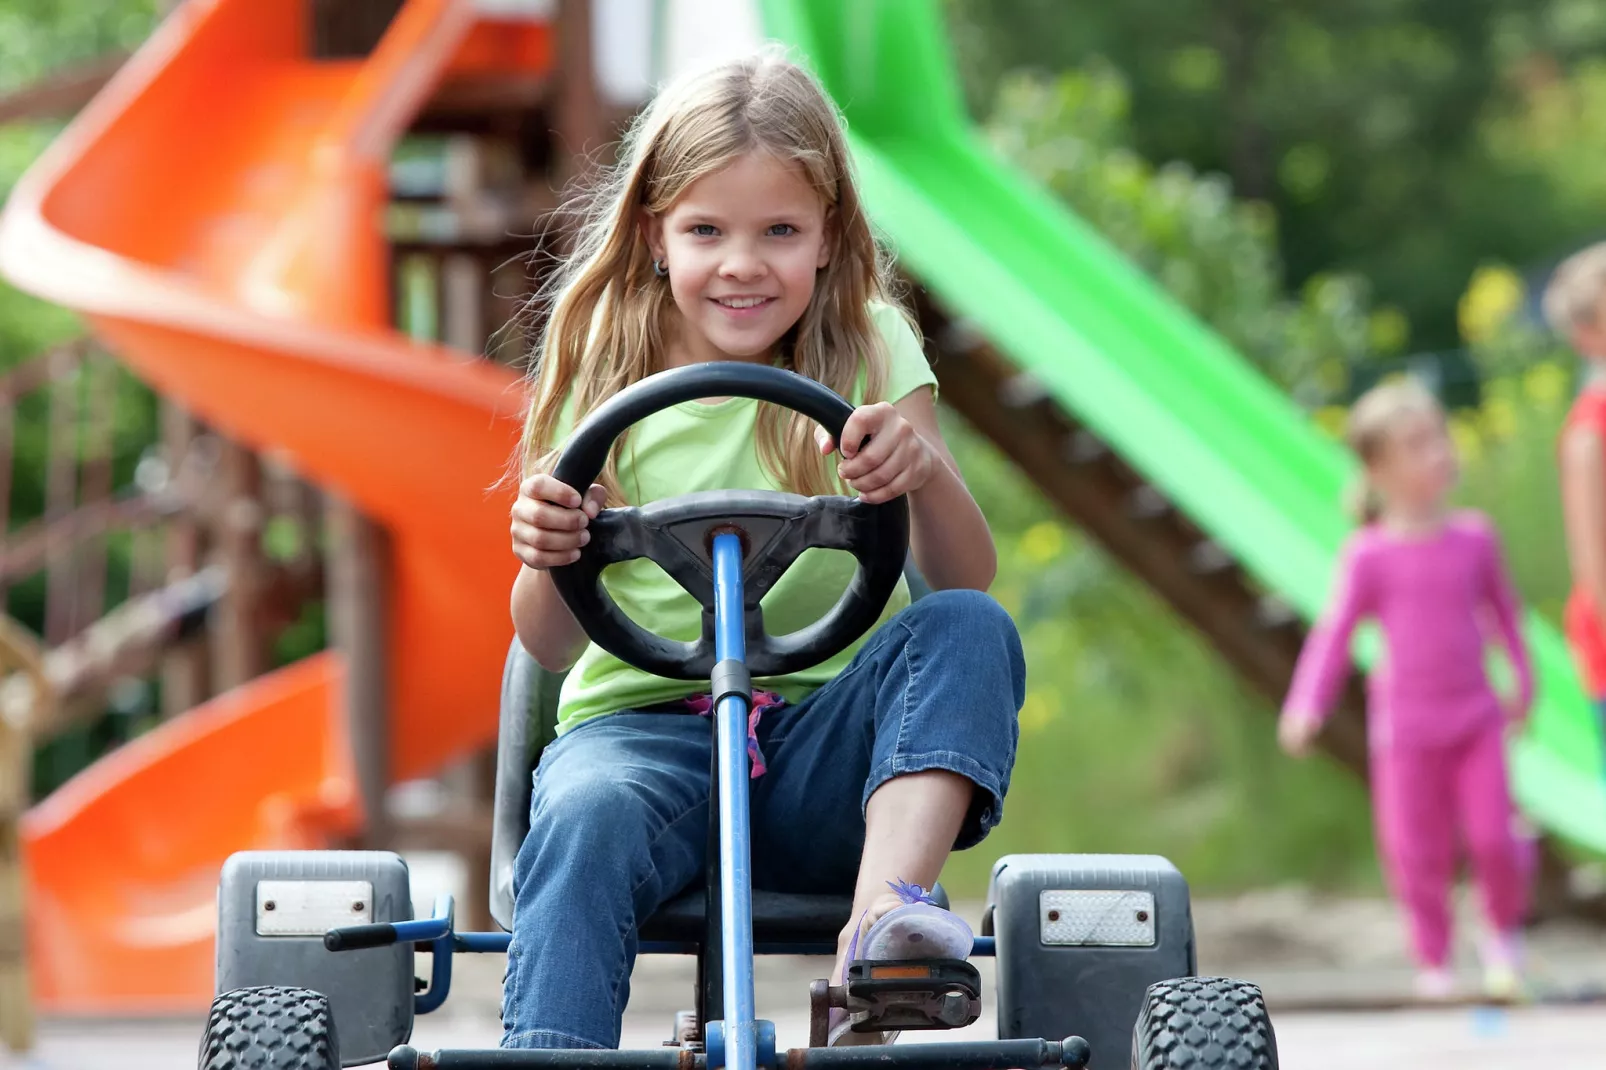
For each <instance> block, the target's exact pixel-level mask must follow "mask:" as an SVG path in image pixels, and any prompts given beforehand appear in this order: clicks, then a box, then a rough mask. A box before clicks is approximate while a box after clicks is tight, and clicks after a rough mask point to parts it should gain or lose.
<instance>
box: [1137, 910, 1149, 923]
mask: <svg viewBox="0 0 1606 1070" xmlns="http://www.w3.org/2000/svg"><path fill="white" fill-rule="evenodd" d="M1138 920H1139V921H1148V920H1149V912H1148V911H1147V910H1140V911H1138Z"/></svg>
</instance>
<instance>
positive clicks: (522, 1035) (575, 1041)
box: [502, 1029, 608, 1051]
mask: <svg viewBox="0 0 1606 1070" xmlns="http://www.w3.org/2000/svg"><path fill="white" fill-rule="evenodd" d="M531 1037H552V1038H554V1039H556V1040H561V1041H563V1042H564V1047H567V1048H590V1049H591V1050H593V1051H606V1050H608V1046H607V1045H606V1044H598V1043H596V1042H594V1041H590V1040H586V1039H585V1038H584V1037H577V1036H574V1035H573V1034H572V1033H564V1032H561V1031H559V1030H556V1029H525V1030H523V1031H521V1032H518V1033H514V1034H512V1035H511V1036H507V1037H504V1038H502V1047H504V1048H509V1047H512V1046H513V1044H514V1043H515V1042H516V1041H520V1040H528V1039H530V1038H531Z"/></svg>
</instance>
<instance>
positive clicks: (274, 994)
mask: <svg viewBox="0 0 1606 1070" xmlns="http://www.w3.org/2000/svg"><path fill="white" fill-rule="evenodd" d="M200 1070H340V1044H339V1042H338V1040H337V1039H336V1037H335V1018H334V1015H333V1014H332V1013H331V1012H330V1010H329V999H328V997H327V996H324V995H323V994H322V993H320V992H312V991H309V990H308V989H305V988H281V987H277V986H269V987H263V988H236V989H235V990H234V991H232V992H225V993H223V994H222V995H221V996H218V997H217V998H216V999H214V1000H212V1013H211V1014H210V1015H209V1016H208V1017H207V1020H206V1035H205V1036H203V1037H202V1038H201V1061H200Z"/></svg>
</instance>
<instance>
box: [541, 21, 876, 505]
mask: <svg viewBox="0 0 1606 1070" xmlns="http://www.w3.org/2000/svg"><path fill="white" fill-rule="evenodd" d="M752 151H766V152H770V153H773V154H774V155H775V156H776V157H777V158H778V159H781V160H784V161H786V162H788V163H790V164H793V165H795V166H797V167H798V168H799V169H800V170H801V173H802V174H803V176H804V178H805V179H806V180H807V181H808V182H809V184H810V185H811V186H812V187H813V189H814V190H815V191H816V192H817V193H818V194H819V195H820V197H821V199H822V200H823V201H824V203H825V206H826V212H827V216H826V239H825V240H826V242H827V246H828V249H829V256H830V259H829V261H828V263H827V264H826V266H825V267H824V268H822V269H820V272H819V274H818V276H817V277H816V280H815V286H814V294H813V297H812V298H811V299H810V301H809V305H808V308H807V309H806V310H804V312H803V315H802V317H801V318H800V319H799V320H798V322H797V323H796V324H795V325H794V326H793V327H792V328H791V330H790V331H788V332H787V334H786V335H785V336H784V337H783V338H782V340H781V342H780V350H781V353H780V356H781V362H782V365H783V366H785V367H787V368H789V369H790V370H792V371H795V372H798V373H799V374H801V375H805V376H807V377H809V378H810V379H814V380H816V381H818V382H820V383H823V384H824V385H826V386H828V387H830V388H831V389H832V390H834V391H836V392H837V393H838V394H841V395H843V396H844V397H851V396H852V393H853V390H854V387H855V385H856V384H857V382H858V381H859V376H860V374H861V372H862V373H863V375H864V380H863V386H864V393H863V395H862V400H863V401H865V402H871V401H875V400H879V399H880V396H881V392H882V390H883V389H884V388H885V382H886V374H887V367H886V366H887V354H886V345H885V343H884V342H883V341H882V339H881V337H880V333H879V332H878V331H877V329H876V327H875V324H874V323H873V322H872V320H871V316H870V308H869V306H870V303H871V302H872V301H876V300H880V301H887V302H889V303H890V302H891V299H892V298H891V293H892V290H891V266H890V263H889V261H888V259H887V258H886V257H884V256H883V254H882V252H881V249H880V247H879V246H878V244H877V243H876V241H875V238H874V236H873V234H872V232H871V229H870V224H869V220H868V219H867V218H866V216H865V212H864V208H863V206H862V204H861V202H860V200H859V192H858V187H857V185H856V183H855V181H854V176H853V173H852V165H851V161H850V159H849V156H848V147H847V138H846V137H845V135H844V134H843V130H842V125H841V119H840V117H839V116H838V114H837V112H836V109H835V108H834V107H833V106H832V104H831V102H830V100H829V99H828V98H827V97H826V95H825V93H824V91H823V90H822V89H821V88H820V86H819V85H818V83H816V82H815V80H814V79H813V77H811V76H810V75H809V74H808V73H807V72H806V71H804V70H803V69H802V68H801V67H799V66H798V65H796V64H794V63H792V62H790V61H789V60H788V59H787V58H786V57H785V55H784V53H783V52H781V51H780V50H779V49H777V48H774V47H769V48H765V49H763V50H762V51H759V52H757V53H755V54H753V55H751V56H748V57H746V58H744V59H741V60H737V61H734V62H728V63H723V64H720V65H718V66H715V67H711V68H709V69H707V70H704V71H701V72H699V73H695V74H692V75H690V76H687V77H684V78H682V79H679V80H677V81H676V82H674V83H672V84H671V85H669V86H667V87H666V88H665V89H664V90H663V91H662V92H660V93H659V95H658V96H657V97H656V99H654V100H653V102H652V103H651V105H649V106H648V107H647V109H646V110H645V111H644V112H643V113H642V114H641V115H640V116H638V118H637V119H636V121H635V123H634V124H633V125H632V127H631V129H630V131H629V132H628V133H627V134H626V136H625V139H624V143H623V145H622V151H621V152H620V162H619V163H618V165H617V166H615V167H613V168H611V169H609V170H608V171H607V172H606V173H604V175H603V176H602V178H601V180H600V182H599V183H598V184H597V186H596V188H595V189H594V190H593V191H591V192H590V193H589V194H585V195H582V197H581V199H580V200H579V202H578V204H577V206H576V207H577V210H578V212H579V214H580V227H579V231H578V236H577V239H576V242H575V245H574V251H573V253H572V255H571V256H570V257H569V259H568V261H567V262H566V263H565V264H564V265H563V267H562V268H561V269H560V270H559V272H558V273H557V275H556V276H555V278H554V280H553V282H552V284H551V286H550V288H549V290H548V291H547V293H545V294H544V295H542V296H541V297H539V298H538V300H545V301H547V302H549V303H550V315H549V317H548V319H547V322H546V324H545V326H544V328H543V330H542V332H541V337H540V340H539V342H538V343H537V346H536V354H535V360H534V361H533V364H532V368H531V371H530V374H529V376H528V380H527V382H528V391H529V395H528V397H529V406H528V411H527V414H526V417H525V423H524V434H523V437H522V441H521V442H520V445H519V453H518V456H517V458H516V463H517V467H518V468H519V469H520V471H521V472H522V473H523V474H529V473H531V472H535V471H546V470H550V468H551V465H552V464H553V463H554V462H555V460H556V456H555V452H554V451H555V448H556V447H557V446H558V445H560V444H559V443H555V442H553V437H554V435H555V433H556V432H557V431H558V428H559V423H560V420H561V418H562V415H563V411H564V408H565V404H566V403H570V402H572V406H573V408H572V411H573V413H574V414H575V419H576V420H578V419H580V418H581V417H583V416H584V415H585V414H586V413H589V412H591V411H592V410H593V409H595V408H596V407H597V406H598V405H599V404H601V403H602V402H603V401H606V400H607V399H608V398H610V397H612V396H613V395H614V394H617V393H618V392H619V391H620V390H623V389H624V388H625V387H627V386H629V385H631V384H632V383H636V382H639V381H640V380H641V379H643V378H645V377H646V376H648V375H651V374H653V373H654V372H657V371H661V370H662V369H663V366H664V365H663V360H664V349H665V345H666V343H667V342H668V341H669V340H670V339H671V338H672V337H673V333H672V331H673V321H672V320H671V319H670V317H671V316H672V315H675V314H677V312H676V309H675V304H674V298H673V297H672V296H671V294H670V290H669V285H668V281H667V280H666V279H662V278H659V277H657V276H656V275H655V273H654V271H653V265H652V256H651V253H650V252H649V250H648V248H647V245H646V242H645V240H644V239H643V237H642V235H641V231H640V219H641V216H642V213H643V212H644V211H645V212H650V213H653V214H662V213H663V212H665V211H667V210H668V209H669V208H670V206H671V205H673V204H674V202H675V200H676V199H677V198H678V197H679V196H680V195H681V194H682V193H683V192H684V191H685V190H686V188H687V187H688V186H690V185H691V184H692V183H693V182H695V181H697V179H699V178H701V177H702V176H704V175H707V174H711V173H713V172H715V171H718V170H720V169H721V168H723V167H725V166H727V165H729V164H730V163H731V162H732V161H734V160H736V159H737V158H739V157H740V156H742V155H744V154H745V153H748V152H752ZM623 441H624V440H623V438H621V439H620V441H619V442H618V443H615V447H614V451H613V453H612V455H611V456H610V458H609V461H608V465H607V467H606V468H605V469H604V471H603V474H602V476H601V477H600V479H599V482H600V483H602V485H603V486H605V487H607V488H608V497H609V501H610V502H611V503H618V502H621V501H623V500H624V497H625V496H624V494H623V491H622V490H621V488H620V486H619V472H618V459H619V450H620V447H621V446H622V444H623ZM757 444H758V452H759V457H760V460H761V461H762V463H763V464H764V466H765V468H766V469H767V470H768V471H769V472H770V473H771V475H772V476H773V477H774V478H775V479H776V480H777V482H778V483H780V485H782V486H785V487H789V488H791V489H793V490H795V491H797V492H798V493H802V494H823V493H830V492H832V491H834V490H836V489H838V488H836V487H835V486H833V484H832V480H831V479H830V478H829V477H828V476H827V474H826V466H825V463H824V459H823V458H822V457H821V456H820V452H819V449H818V447H817V446H816V444H815V441H814V435H813V428H812V425H811V423H810V421H809V420H808V419H807V418H806V417H803V416H800V415H798V414H796V413H791V412H788V411H786V410H783V409H779V408H777V407H775V406H772V405H762V406H761V407H760V412H759V416H758V425H757Z"/></svg>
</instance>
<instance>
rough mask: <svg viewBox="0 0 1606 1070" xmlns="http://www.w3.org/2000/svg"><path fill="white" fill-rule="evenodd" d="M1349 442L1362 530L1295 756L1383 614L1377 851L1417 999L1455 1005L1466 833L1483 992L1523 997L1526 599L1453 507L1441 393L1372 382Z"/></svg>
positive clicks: (1288, 718)
mask: <svg viewBox="0 0 1606 1070" xmlns="http://www.w3.org/2000/svg"><path fill="white" fill-rule="evenodd" d="M1349 440H1350V445H1351V447H1352V448H1353V449H1354V450H1355V452H1356V453H1357V454H1358V455H1359V456H1360V458H1361V461H1362V463H1363V464H1364V469H1365V482H1364V484H1363V491H1364V499H1365V502H1364V505H1363V507H1362V520H1363V526H1362V527H1361V529H1360V530H1359V531H1357V532H1356V533H1355V534H1354V536H1352V537H1351V539H1350V540H1349V543H1348V545H1347V546H1346V547H1345V549H1344V553H1343V558H1342V560H1341V562H1340V565H1339V572H1338V578H1337V584H1336V590H1335V592H1334V595H1333V601H1332V605H1331V606H1330V607H1329V609H1328V611H1327V613H1326V614H1325V616H1324V618H1323V619H1322V620H1321V621H1320V622H1319V623H1318V625H1317V626H1316V627H1315V628H1314V629H1312V631H1311V633H1310V636H1309V638H1308V639H1307V641H1306V644H1305V649H1304V651H1303V652H1302V653H1301V655H1300V659H1299V664H1298V667H1297V668H1296V670H1295V673H1294V680H1293V685H1292V687H1291V689H1290V690H1289V693H1288V698H1287V701H1286V702H1285V703H1284V706H1283V713H1282V720H1281V724H1280V725H1279V734H1280V737H1281V740H1282V743H1283V746H1284V748H1285V749H1286V750H1288V751H1289V752H1290V753H1291V754H1295V755H1301V754H1304V753H1305V752H1306V751H1307V750H1308V748H1309V745H1310V743H1311V740H1312V739H1313V737H1314V736H1315V735H1316V732H1317V731H1318V729H1319V727H1320V725H1321V722H1322V720H1323V718H1324V717H1325V716H1326V715H1327V714H1328V713H1329V712H1330V711H1331V709H1332V707H1333V705H1334V703H1335V701H1336V700H1337V697H1338V692H1339V689H1340V688H1341V687H1342V686H1343V683H1344V680H1345V677H1346V675H1347V674H1348V671H1349V664H1350V662H1349V649H1350V638H1351V636H1352V634H1353V633H1354V630H1355V627H1356V625H1357V623H1358V622H1359V621H1360V620H1361V619H1362V618H1366V617H1372V618H1376V620H1377V622H1378V624H1379V625H1380V626H1381V629H1382V633H1383V642H1384V649H1385V656H1384V658H1383V663H1382V665H1381V666H1379V667H1378V668H1377V670H1376V671H1374V672H1373V673H1372V677H1371V680H1370V685H1369V711H1368V713H1369V718H1368V734H1369V738H1370V746H1371V781H1372V792H1373V801H1374V809H1375V814H1376V828H1377V837H1378V846H1379V848H1380V853H1381V855H1382V861H1383V866H1384V870H1385V873H1386V875H1387V877H1388V879H1389V883H1390V886H1391V888H1392V889H1393V892H1394V894H1395V897H1396V898H1397V899H1399V900H1400V902H1401V903H1402V904H1403V906H1404V908H1405V911H1406V914H1407V917H1408V921H1409V926H1410V931H1411V939H1412V944H1413V946H1414V950H1415V955H1416V960H1417V963H1418V965H1419V967H1420V972H1419V974H1418V978H1417V989H1418V992H1419V993H1420V994H1421V995H1422V996H1424V997H1426V998H1444V997H1446V996H1448V995H1449V993H1450V990H1451V987H1452V986H1451V975H1450V972H1449V970H1448V961H1449V952H1450V910H1449V889H1450V884H1451V880H1452V878H1453V876H1454V870H1455V863H1456V833H1457V831H1458V826H1459V831H1460V832H1461V833H1462V835H1463V836H1464V838H1465V843H1466V847H1467V851H1468V854H1469V855H1470V856H1471V862H1472V868H1473V871H1474V873H1475V875H1476V878H1477V883H1478V885H1479V887H1480V890H1481V891H1482V897H1483V906H1484V910H1485V913H1486V915H1487V917H1488V921H1489V925H1490V928H1491V930H1492V931H1491V933H1490V935H1489V936H1488V937H1487V938H1486V939H1485V940H1484V942H1483V945H1482V950H1483V956H1482V957H1483V961H1484V982H1485V986H1486V988H1487V989H1488V990H1489V993H1490V994H1491V995H1494V996H1509V995H1512V994H1514V993H1515V989H1516V987H1517V983H1518V973H1517V971H1518V949H1519V945H1518V937H1519V931H1520V927H1521V924H1522V921H1523V918H1524V913H1525V911H1526V907H1527V874H1528V866H1527V861H1528V860H1527V855H1526V847H1527V845H1526V843H1525V842H1524V841H1523V840H1522V839H1521V838H1519V836H1518V834H1517V832H1516V830H1515V828H1514V826H1515V823H1516V822H1515V816H1516V815H1515V813H1514V810H1513V807H1512V803H1511V797H1510V793H1509V790H1508V786H1507V783H1506V766H1505V751H1504V741H1505V735H1506V731H1507V729H1508V726H1511V725H1516V724H1520V723H1521V722H1522V720H1523V719H1524V718H1525V717H1526V715H1527V710H1528V706H1529V704H1530V702H1531V699H1532V692H1533V683H1532V673H1531V671H1530V668H1529V663H1528V655H1527V649H1526V647H1525V646H1524V643H1523V639H1522V634H1521V631H1520V629H1519V617H1518V604H1517V598H1516V596H1515V595H1514V594H1513V593H1512V587H1511V584H1510V582H1509V580H1508V579H1507V577H1506V573H1505V568H1504V565H1503V564H1502V560H1501V553H1500V548H1499V543H1498V540H1497V538H1496V536H1495V532H1494V529H1493V528H1492V527H1491V526H1490V524H1489V522H1488V521H1487V520H1486V519H1485V518H1484V517H1482V516H1480V515H1478V514H1476V513H1471V512H1459V513H1452V512H1450V511H1449V509H1448V506H1447V504H1446V498H1447V496H1448V494H1449V492H1450V489H1451V487H1452V485H1453V484H1454V482H1455V479H1456V461H1455V455H1454V451H1453V449H1452V446H1451V443H1450V438H1449V435H1448V434H1447V429H1446V427H1445V417H1444V413H1443V411H1442V410H1441V409H1440V408H1439V405H1438V403H1437V401H1435V400H1434V398H1433V396H1432V395H1431V394H1429V393H1428V392H1427V391H1426V390H1424V389H1423V388H1422V387H1421V386H1419V385H1416V384H1414V383H1411V382H1400V383H1392V384H1388V385H1384V386H1381V387H1378V388H1376V389H1374V390H1372V391H1370V392H1369V393H1367V394H1366V395H1365V396H1364V397H1362V398H1361V399H1360V400H1359V401H1358V402H1356V404H1355V407H1354V409H1353V411H1352V412H1351V415H1350V425H1349ZM1490 626H1492V627H1493V630H1494V631H1495V632H1497V633H1498V636H1499V639H1500V640H1501V642H1502V643H1503V644H1504V646H1505V648H1506V651H1507V653H1508V654H1509V657H1510V661H1511V664H1512V667H1513V670H1514V674H1515V676H1516V680H1517V694H1516V696H1515V697H1514V698H1513V699H1512V700H1511V701H1510V702H1509V703H1505V702H1502V700H1501V699H1500V697H1499V696H1498V695H1497V694H1496V693H1495V691H1494V689H1493V688H1492V687H1491V686H1490V683H1489V680H1488V678H1487V676H1486V675H1485V673H1484V648H1485V645H1486V641H1487V639H1488V638H1489V628H1490Z"/></svg>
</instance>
